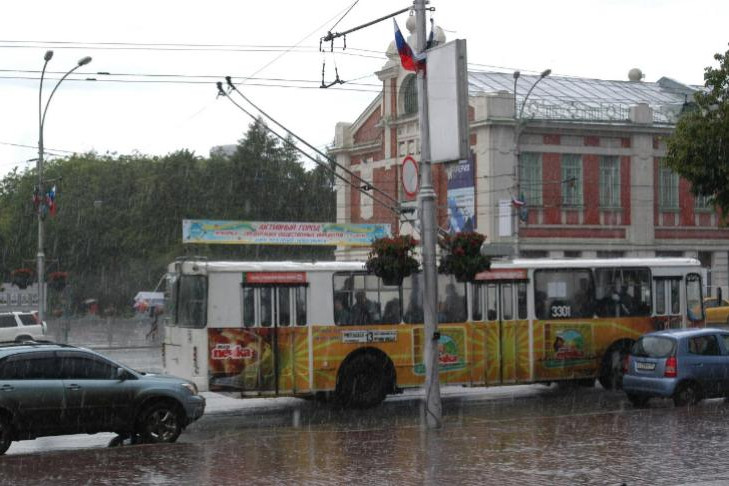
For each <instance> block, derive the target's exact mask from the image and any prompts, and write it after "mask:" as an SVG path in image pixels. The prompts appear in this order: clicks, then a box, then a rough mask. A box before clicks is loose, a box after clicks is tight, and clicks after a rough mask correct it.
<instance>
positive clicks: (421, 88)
mask: <svg viewBox="0 0 729 486" xmlns="http://www.w3.org/2000/svg"><path fill="white" fill-rule="evenodd" d="M425 3H426V0H415V1H414V8H415V21H416V35H417V46H416V50H417V52H424V51H425V45H426V44H425V36H426V33H425ZM417 76H418V77H417V86H418V114H419V125H420V192H419V194H418V205H419V207H420V208H419V209H420V234H421V236H422V239H421V244H422V248H421V251H422V255H423V275H424V278H425V284H424V290H423V320H424V324H425V328H424V334H425V336H424V339H425V356H424V360H425V416H426V424H427V427H428V428H438V427H440V426H441V418H442V415H443V410H442V405H441V399H440V383H439V380H438V339H439V337H440V335H439V333H438V315H437V309H436V305H437V302H438V290H437V289H438V287H437V286H438V280H437V277H438V275H437V273H436V266H435V244H436V237H437V226H436V222H435V219H436V215H435V191H434V190H433V177H432V175H431V160H430V133H429V128H428V95H427V91H426V90H427V85H426V82H425V71H424V70H422V69H419V70H418V73H417Z"/></svg>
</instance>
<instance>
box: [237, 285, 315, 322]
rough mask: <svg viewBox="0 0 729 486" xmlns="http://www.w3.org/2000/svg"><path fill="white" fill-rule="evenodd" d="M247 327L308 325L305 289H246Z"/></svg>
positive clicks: (288, 286)
mask: <svg viewBox="0 0 729 486" xmlns="http://www.w3.org/2000/svg"><path fill="white" fill-rule="evenodd" d="M242 306H243V325H244V326H245V327H255V326H260V327H272V326H278V327H289V326H305V325H306V287H305V286H300V285H293V286H292V285H281V286H270V285H265V286H245V285H244V286H243V290H242Z"/></svg>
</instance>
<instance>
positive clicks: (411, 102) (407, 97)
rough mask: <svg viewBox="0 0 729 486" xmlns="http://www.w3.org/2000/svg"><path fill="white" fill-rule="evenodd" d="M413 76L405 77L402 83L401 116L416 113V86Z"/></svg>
mask: <svg viewBox="0 0 729 486" xmlns="http://www.w3.org/2000/svg"><path fill="white" fill-rule="evenodd" d="M416 80H417V78H416V77H415V75H414V74H411V75H409V76H407V77H406V78H405V79H404V80H403V82H402V88H401V89H400V93H401V96H402V100H403V105H402V107H403V115H412V114H414V113H417V112H418V85H417V83H416Z"/></svg>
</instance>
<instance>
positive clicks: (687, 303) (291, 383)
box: [163, 258, 704, 407]
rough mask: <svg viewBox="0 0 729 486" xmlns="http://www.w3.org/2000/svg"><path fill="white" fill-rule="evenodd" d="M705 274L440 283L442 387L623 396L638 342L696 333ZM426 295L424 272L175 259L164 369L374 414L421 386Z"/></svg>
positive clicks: (202, 381) (657, 269)
mask: <svg viewBox="0 0 729 486" xmlns="http://www.w3.org/2000/svg"><path fill="white" fill-rule="evenodd" d="M703 276H704V270H703V269H702V268H701V266H700V264H699V262H698V261H697V260H695V259H691V258H621V259H560V260H556V259H516V260H513V261H503V262H500V261H494V262H492V264H491V268H490V270H488V271H486V272H482V273H480V274H479V275H478V276H477V277H476V280H475V282H472V283H461V282H457V281H456V280H455V279H453V278H452V277H449V276H445V275H439V276H438V278H439V281H438V291H439V295H438V302H437V306H438V320H439V322H440V324H439V335H440V337H439V340H438V351H439V375H440V381H441V383H444V384H454V385H455V384H457V385H466V386H490V385H502V384H517V383H539V382H554V381H566V380H579V382H580V383H583V384H586V385H589V384H593V383H594V380H595V379H596V378H597V379H598V380H599V381H600V383H601V384H602V385H603V386H604V387H606V388H612V387H619V386H620V381H621V378H622V358H623V357H624V356H625V355H626V354H627V352H628V350H629V348H630V346H631V345H632V343H633V342H634V341H635V340H636V339H637V338H638V337H639V336H640V335H641V334H643V333H645V332H648V331H653V330H656V329H663V328H674V327H698V326H703V325H704V317H703V315H704V313H703V299H702V279H703ZM422 286H423V281H422V274H420V273H418V274H415V275H412V276H410V277H407V278H406V279H405V280H404V281H403V283H402V285H400V286H388V285H385V284H384V283H383V282H382V281H381V280H380V279H379V278H378V277H376V276H374V275H371V274H367V272H366V271H365V268H364V264H363V263H362V262H316V263H299V262H232V261H207V260H205V259H199V258H198V259H178V260H177V261H175V262H173V263H172V264H170V266H169V269H168V274H167V286H166V294H165V298H166V303H165V309H166V311H165V314H166V316H165V320H164V322H165V337H164V344H163V362H164V367H165V371H167V372H169V373H172V374H175V375H177V376H181V377H184V378H188V379H190V380H193V381H194V382H195V383H196V384H197V385H198V387H199V388H200V389H201V390H228V391H239V392H240V393H241V394H242V396H251V395H255V396H280V395H287V396H314V395H317V394H327V395H328V394H333V395H334V396H335V397H336V398H337V399H338V400H340V401H341V402H342V403H343V404H344V405H346V406H352V407H370V406H374V405H377V404H378V403H380V402H381V401H382V400H383V399H384V398H385V396H386V395H387V394H389V393H395V392H398V391H400V390H402V389H404V388H407V387H418V386H421V385H422V384H423V382H424V379H425V365H424V359H423V356H424V347H425V335H424V329H423V324H422V322H423V312H422Z"/></svg>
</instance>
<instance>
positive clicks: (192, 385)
mask: <svg viewBox="0 0 729 486" xmlns="http://www.w3.org/2000/svg"><path fill="white" fill-rule="evenodd" d="M180 385H182V386H184V387H185V388H187V389H188V390H189V391H190V393H192V394H193V395H197V385H195V383H180Z"/></svg>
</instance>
